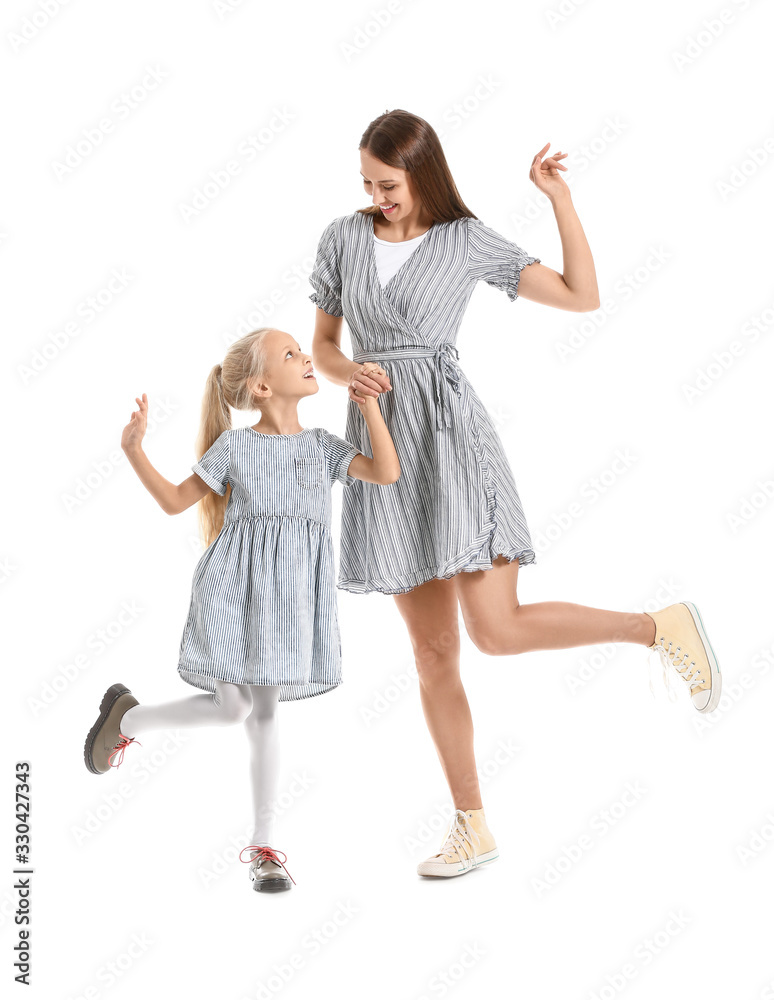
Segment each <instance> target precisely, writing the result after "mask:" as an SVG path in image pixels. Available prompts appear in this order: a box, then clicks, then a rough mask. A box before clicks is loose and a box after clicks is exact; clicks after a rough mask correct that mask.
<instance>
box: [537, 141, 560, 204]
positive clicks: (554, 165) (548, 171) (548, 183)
mask: <svg viewBox="0 0 774 1000" xmlns="http://www.w3.org/2000/svg"><path fill="white" fill-rule="evenodd" d="M550 145H551V143H550V142H547V143H546V144H545V146H543V148H542V149H541V150H540V152H539V153H537V154H536V156H535V158H534V159H533V161H532V163H531V165H530V168H529V179H530V180H531V181H532V183H533V184H534V185H535V187H537V188H538V189H539V190H540V191H542V192H543V194H544V195H546V197H548V198H554V197H556V195H557V194H559V193H560V192H561V191H563V190H564V191H569V190H570V189H569V188H568V187H567V185H566V184H565V182H564V178H563V177H561V176H560V174H559V171H560V170H566V169H567V167H565V166H564V165H563V164H562V163H559V160H563V159H564V158H565V156H567V153H562V152H559V153H554V154H553V156H548V157H546V159H545V162H544V161H543V156H544V155H545V153H546V151H547V150H548V147H549V146H550Z"/></svg>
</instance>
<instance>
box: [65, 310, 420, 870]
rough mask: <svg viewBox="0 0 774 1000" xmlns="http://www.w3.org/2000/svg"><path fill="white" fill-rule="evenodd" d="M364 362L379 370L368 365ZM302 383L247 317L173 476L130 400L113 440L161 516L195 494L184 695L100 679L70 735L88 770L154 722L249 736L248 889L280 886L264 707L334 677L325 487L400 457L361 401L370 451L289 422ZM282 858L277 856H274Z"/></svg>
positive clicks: (325, 687)
mask: <svg viewBox="0 0 774 1000" xmlns="http://www.w3.org/2000/svg"><path fill="white" fill-rule="evenodd" d="M367 367H368V370H369V371H371V372H379V373H380V374H384V370H383V369H381V368H380V367H379V365H377V364H374V363H373V362H369V363H367ZM317 391H318V385H317V381H316V379H315V376H314V374H313V371H312V362H311V357H310V356H309V355H308V354H303V353H302V351H301V348H300V347H299V346H298V344H297V343H296V342H295V341H294V340H293V338H292V337H290V336H289V335H288V334H287V333H283V332H282V331H281V330H275V329H271V328H268V327H262V328H261V329H259V330H255V331H253V332H252V333H248V334H247V335H246V336H244V337H242V338H241V339H240V340H238V341H236V342H235V343H234V344H232V345H231V347H230V348H229V350H228V352H227V354H226V357H225V359H224V361H223V365H222V366H221V365H215V367H214V368H213V369H212V371H211V372H210V375H209V378H208V380H207V387H206V391H205V396H204V402H203V404H202V416H201V428H200V432H199V438H198V440H197V455H201V458H200V459H199V461H198V462H197V463H196V464H195V465H194V466H193V471H194V473H195V474H194V475H192V476H189V478H188V479H186V480H185V481H184V482H182V483H180V485H179V486H175V485H173V484H172V483H170V482H169V481H168V480H166V479H164V477H163V476H162V475H161V474H160V473H159V472H158V471H157V470H156V469H155V468H154V467H153V466H152V465H151V463H150V461H149V460H148V458H147V456H146V455H145V453H144V452H143V449H142V438H143V435H144V434H145V428H146V420H147V411H148V400H147V396H146V395H145V394H144V393H143V397H142V400H140V399H139V398H138V399H137V400H136V401H137V403H138V405H139V411H137V412H134V413H132V416H131V419H130V422H129V423H128V424H127V426H126V427H125V428H124V432H123V436H122V438H121V447H122V448H123V450H124V452H125V453H126V456H127V458H128V459H129V461H130V463H131V464H132V466H133V468H134V470H135V472H136V473H137V475H138V476H139V477H140V480H141V481H142V483H143V484H144V486H145V487H146V488H147V489H148V491H149V492H150V493H151V495H152V496H153V497H154V498H155V499H156V500H157V501H158V503H159V504H160V506H161V507H162V509H163V510H164V511H166V512H167V513H168V514H179V513H181V512H182V511H184V510H187V509H188V508H189V507H191V505H192V504H195V503H196V502H197V501H201V503H200V507H199V513H200V525H201V528H202V534H203V537H204V543H205V545H206V546H207V548H206V551H205V552H204V555H203V556H202V557H201V559H200V560H199V562H198V564H197V566H196V569H195V571H194V579H193V587H192V592H191V605H190V610H189V613H188V620H187V622H186V625H185V630H184V632H183V638H182V641H181V643H180V658H179V662H178V668H177V669H178V673H179V674H180V676H181V677H182V678H183V680H185V681H187V682H188V683H189V684H191V685H193V686H194V687H197V688H203V689H204V690H205V691H207V692H209V693H207V694H197V695H193V696H192V697H189V698H183V699H181V700H179V701H172V702H167V703H165V704H161V705H141V704H139V702H138V701H137V699H136V698H135V697H134V696H133V695H132V693H131V691H130V690H129V689H128V688H127V687H125V686H124V685H123V684H113V685H112V686H111V687H109V688H108V690H107V692H106V693H105V695H104V697H103V698H102V703H101V704H100V708H99V717H98V719H97V721H96V722H95V723H94V725H93V726H92V728H91V730H90V731H89V734H88V736H87V738H86V743H85V747H84V757H85V760H86V766H87V767H88V769H89V770H90V771H91V772H93V773H94V774H104V773H106V772H107V771H108V770H109V768H110V767H111V766H112V767H118V766H120V764H121V762H122V761H123V756H124V750H125V749H126V747H128V746H129V745H130V744H133V743H139V741H138V740H137V739H136V737H137V736H138V735H139V734H141V733H145V732H148V731H149V730H154V729H166V728H170V727H180V726H208V725H211V726H218V725H230V724H233V723H237V722H244V723H245V728H246V731H247V736H248V740H249V744H250V755H251V779H252V792H253V808H254V812H255V826H254V830H253V838H252V839H253V843H252V844H251V845H249V846H247V847H245V848H243V850H242V852H241V853H242V854H244V852H245V851H247V852H249V855H250V856H249V857H248V858H242V857H241V854H240V860H243V861H245V862H249V864H250V877H251V881H252V886H253V888H254V889H257V890H277V889H289V888H290V883H291V881H293V882H294V883H295V880H293V879H292V877H291V876H290V874H289V872H288V871H287V868H285V865H284V861H287V855H285V854H284V853H283V852H282V851H279V852H278V851H276V850H274V848H273V847H272V846H271V844H272V842H273V838H274V831H273V814H272V809H271V804H272V803H273V801H274V800H275V798H276V789H277V784H278V779H279V767H278V761H279V757H278V730H277V717H276V714H277V703H278V702H279V701H295V700H299V699H301V698H310V697H314V696H315V695H319V694H324V693H325V692H326V691H330V690H331V689H333V688H334V687H336V686H338V685H339V684H341V639H340V634H339V625H338V614H337V603H336V588H335V579H334V560H333V544H332V540H331V533H330V523H331V485H332V483H333V482H334V481H336V480H338V481H339V482H340V483H342V484H343V485H344V486H349V485H351V484H352V483H353V482H354V481H355V479H362V480H364V481H365V482H368V483H377V484H387V483H393V482H395V480H396V479H398V477H399V476H400V464H399V462H398V456H397V454H396V452H395V447H394V445H393V442H392V438H391V437H390V434H389V431H388V430H387V426H386V424H385V422H384V420H383V418H382V415H381V412H380V409H379V403H378V401H377V398H376V397H375V396H364V397H361V398H360V399H359V400H358V403H359V405H360V407H361V412H362V414H363V417H364V419H365V422H366V424H367V425H368V432H369V435H370V442H371V450H372V452H373V458H368V457H367V456H366V455H364V454H363V453H362V452H360V451H358V449H357V448H356V447H355V446H354V445H352V444H350V443H349V442H348V441H345V440H344V439H343V438H340V437H337V436H336V435H335V434H331V433H330V432H329V431H327V430H325V428H323V427H307V428H301V427H299V423H298V414H297V406H298V401H299V399H301V398H303V397H306V396H311V395H313V394H314V393H315V392H317ZM230 407H233V409H235V410H246V411H255V410H260V411H261V419H260V422H259V424H258V425H257V426H256V427H239V428H236V429H232V428H231V413H230ZM280 854H281V855H282V858H283V859H284V860H281V859H280V857H279V855H280Z"/></svg>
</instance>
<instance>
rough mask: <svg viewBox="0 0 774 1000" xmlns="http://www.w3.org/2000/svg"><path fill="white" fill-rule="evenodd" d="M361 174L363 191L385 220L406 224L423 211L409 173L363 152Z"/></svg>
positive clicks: (361, 155)
mask: <svg viewBox="0 0 774 1000" xmlns="http://www.w3.org/2000/svg"><path fill="white" fill-rule="evenodd" d="M360 174H361V176H362V178H363V189H364V191H365V192H366V194H370V195H371V200H372V202H373V203H374V205H378V206H379V208H380V209H381V214H382V218H383V219H390V220H391V221H394V220H395V219H403V220H405V219H407V218H408V217H409V216H410V215H411V213H412V211H413V210H414V209H417V210H419V208H420V207H421V206H420V202H419V201H418V200H417V199H416V198H415V197H414V195H413V194H412V185H411V178H410V177H409V173H408V171H407V170H401V169H400V167H390V166H388V165H387V164H386V163H382V161H381V160H377V159H375V157H373V156H371V154H370V153H369V152H367V151H366V150H365V149H361V150H360ZM391 206H394V207H391Z"/></svg>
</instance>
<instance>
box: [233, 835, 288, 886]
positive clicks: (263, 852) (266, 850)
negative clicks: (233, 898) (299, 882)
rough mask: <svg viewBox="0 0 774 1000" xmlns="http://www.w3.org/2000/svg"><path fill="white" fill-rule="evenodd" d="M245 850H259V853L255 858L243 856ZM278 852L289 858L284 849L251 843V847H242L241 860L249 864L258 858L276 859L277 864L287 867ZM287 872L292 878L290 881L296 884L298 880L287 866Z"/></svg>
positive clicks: (286, 858)
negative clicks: (277, 849)
mask: <svg viewBox="0 0 774 1000" xmlns="http://www.w3.org/2000/svg"><path fill="white" fill-rule="evenodd" d="M245 851H258V854H257V855H256V857H255V858H243V857H242V855H243V854H244V853H245ZM278 854H281V855H282V857H283V858H284V859H285V861H287V860H288V856H287V854H285V852H284V851H273V850H272V849H271V847H266V846H265V845H264V844H251V845H250V846H249V847H243V848H242V850H241V851H240V852H239V860H240V861H242V862H244V864H246V865H249V864H250V862H251V861H255V860H256V858H260V859H261V861H264V860H267V861H274V862H275V864H278V865H280V866H281V867H282V868H285V865H284V864H283V863H282V861H281V860H280V859H279V857H278V856H277V855H278ZM285 874H286V875H287V877H288V878H289V879H290V881H291V882H292V883H293V885H295V884H296V880H295V879H294V878H293V876H292V875H291V874H290V872H289V871H288V870H287V868H285Z"/></svg>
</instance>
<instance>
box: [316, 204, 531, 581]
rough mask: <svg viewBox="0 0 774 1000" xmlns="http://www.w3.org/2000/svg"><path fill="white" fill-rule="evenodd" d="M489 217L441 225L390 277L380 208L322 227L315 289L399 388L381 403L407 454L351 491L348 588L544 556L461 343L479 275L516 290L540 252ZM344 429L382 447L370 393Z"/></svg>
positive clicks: (513, 293) (358, 352)
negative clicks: (383, 268) (383, 481)
mask: <svg viewBox="0 0 774 1000" xmlns="http://www.w3.org/2000/svg"><path fill="white" fill-rule="evenodd" d="M539 260H540V258H539V257H530V256H529V255H528V254H527V253H526V252H525V251H524V250H522V249H521V247H519V246H517V245H516V244H515V243H512V242H511V241H510V240H508V239H506V238H505V237H504V236H500V235H499V233H496V232H495V231H494V230H492V229H490V228H489V227H488V226H486V225H484V223H482V222H481V220H480V219H470V218H467V217H465V218H462V219H455V220H454V221H452V222H440V223H439V222H436V223H434V224H433V225H432V226H431V227H430V229H429V230H428V231H427V235H426V236H425V238H424V239H423V240H422V241H421V242H420V243H419V244H418V246H417V248H416V249H415V250H414V251H413V253H412V254H411V256H410V257H409V258H408V259H407V260H406V261H404V263H403V264H402V265H401V267H400V268H399V269H398V270H397V271H396V272H395V274H393V276H392V277H391V278H390V280H389V281H388V282H387V284H386V285H385V286H384V288H382V286H381V284H380V282H379V277H378V273H377V267H376V261H375V253H374V226H373V216H371V215H364V214H363V213H361V212H353V213H352V214H351V215H343V216H340V217H339V218H336V219H334V220H333V221H332V222H331V223H329V225H328V226H327V227H326V229H325V230H324V232H323V234H322V237H321V238H320V241H319V245H318V248H317V258H316V261H315V266H314V270H313V272H312V274H311V276H310V279H309V280H310V282H311V285H312V287H313V288H314V292H313V293H312V294H311V295H310V296H309V298H310V299H311V300H312V302H314V303H315V304H316V305H317V306H319V307H320V308H321V309H322V310H323V311H324V312H327V313H329V314H330V315H331V316H344V318H345V319H346V321H347V326H348V327H349V332H350V335H351V338H352V351H353V354H352V359H353V360H354V361H377V362H378V363H379V364H381V365H382V367H383V368H384V369H385V370H386V371H387V373H388V375H389V377H390V383H391V385H392V392H386V393H380V394H379V396H378V400H379V407H380V409H381V412H382V416H383V417H384V421H385V423H386V424H387V427H388V428H389V431H390V434H391V436H392V440H393V442H394V444H395V450H396V451H397V454H398V458H399V460H400V466H401V475H400V478H399V479H398V480H397V481H396V482H394V483H390V484H388V485H386V486H380V485H374V484H372V483H365V482H362V481H360V480H358V481H357V482H356V483H355V484H354V485H353V486H352V487H351V488H350V489H348V490H346V491H345V493H344V497H343V502H342V522H341V552H340V559H339V578H338V586H339V587H340V588H341V589H342V590H348V591H351V592H353V593H358V594H365V593H369V592H370V591H380V592H381V593H384V594H400V593H404V592H406V591H409V590H413V588H414V587H416V586H417V585H418V584H421V583H424V582H425V581H427V580H430V579H433V578H435V577H440V578H442V579H448V578H450V577H452V576H454V575H455V574H457V573H459V572H471V571H474V570H480V569H491V568H492V560H493V559H494V558H495V556H497V555H504V556H506V557H507V558H508V560H509V561H512V560H513V559H515V558H517V557H518V559H519V564H520V565H521V566H525V565H528V564H530V563H534V562H536V556H535V550H534V549H533V547H532V540H531V538H530V533H529V529H528V526H527V522H526V519H525V517H524V512H523V510H522V506H521V501H520V499H519V494H518V491H517V489H516V483H515V481H514V478H513V473H512V472H511V469H510V466H509V464H508V459H507V457H506V454H505V451H504V449H503V445H502V442H501V441H500V438H499V435H498V434H497V431H496V429H495V427H494V424H493V422H492V420H491V418H490V417H489V415H488V414H487V412H486V410H485V408H484V406H483V404H482V402H481V400H480V399H479V397H478V395H477V394H476V392H475V390H474V389H473V386H472V385H471V384H470V382H469V381H468V379H467V377H466V376H465V374H464V372H463V371H462V369H461V368H460V367H459V365H458V364H457V358H458V357H459V352H458V350H457V348H456V346H455V344H454V342H455V340H456V338H457V332H458V330H459V327H460V323H461V322H462V317H463V314H464V312H465V308H466V306H467V303H468V300H469V299H470V296H471V295H472V293H473V289H474V288H475V287H476V284H477V282H479V281H486V282H487V283H488V284H489V285H492V286H494V287H495V288H499V289H502V290H503V291H505V292H506V293H507V295H508V298H509V299H510V300H511V301H513V300H515V299H516V298H517V290H518V284H519V276H520V273H521V269H522V268H523V267H525V266H526V265H528V264H532V263H535V262H538V261H539ZM345 437H346V438H347V439H348V440H349V441H351V442H353V443H354V444H355V445H357V447H358V448H359V449H360V451H362V452H363V454H366V455H370V454H371V450H370V439H369V436H368V430H367V428H366V424H365V420H364V419H363V416H362V414H361V412H360V409H359V407H358V404H357V403H356V402H355V401H354V400H351V399H350V400H348V410H347V423H346V430H345Z"/></svg>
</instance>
